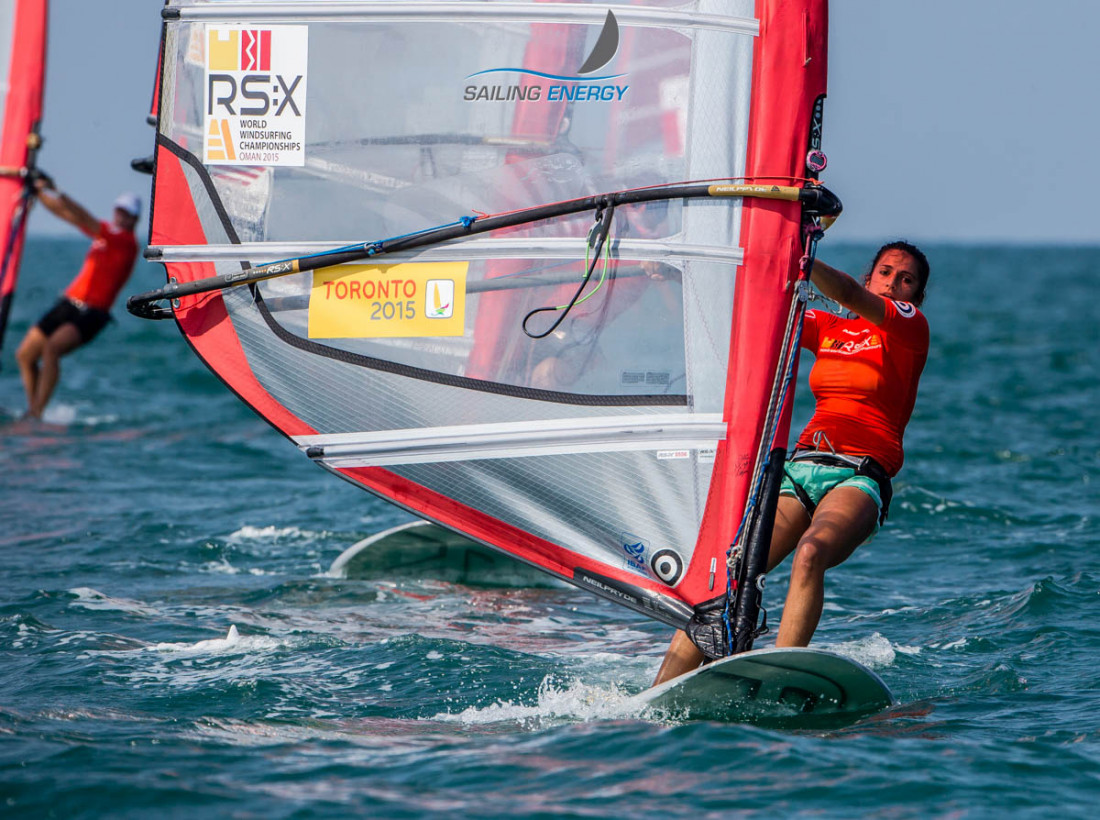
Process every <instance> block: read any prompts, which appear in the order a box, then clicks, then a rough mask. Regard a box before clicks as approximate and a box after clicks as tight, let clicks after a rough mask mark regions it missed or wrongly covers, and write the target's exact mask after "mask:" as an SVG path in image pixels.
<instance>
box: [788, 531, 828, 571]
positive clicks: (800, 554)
mask: <svg viewBox="0 0 1100 820" xmlns="http://www.w3.org/2000/svg"><path fill="white" fill-rule="evenodd" d="M828 568H829V551H828V550H827V549H826V548H825V546H824V545H823V544H822V543H821V542H820V541H819V540H818V539H816V538H814V537H813V536H808V537H804V538H803V539H802V540H801V541H799V543H798V546H797V547H796V548H795V551H794V558H793V559H792V561H791V575H799V576H807V575H809V576H814V575H824V574H825V570H827V569H828Z"/></svg>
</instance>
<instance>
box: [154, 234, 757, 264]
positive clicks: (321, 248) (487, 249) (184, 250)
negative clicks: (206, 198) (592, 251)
mask: <svg viewBox="0 0 1100 820" xmlns="http://www.w3.org/2000/svg"><path fill="white" fill-rule="evenodd" d="M352 244H354V241H353V240H345V241H341V240H335V241H333V242H282V243H278V242H270V243H268V242H242V243H240V244H236V245H159V246H157V245H150V246H149V248H148V250H147V251H146V256H147V258H149V259H154V260H156V261H161V262H255V261H257V260H260V259H269V258H270V259H272V260H274V259H281V258H288V259H289V258H294V257H298V256H308V255H311V254H316V253H324V252H327V251H330V250H332V248H333V246H337V247H339V246H345V245H352ZM612 250H613V252H615V253H616V254H617V255H618V256H619V257H621V258H627V259H639V260H641V259H653V260H659V259H671V258H676V259H683V260H688V259H698V260H714V261H721V262H727V263H732V264H739V263H740V262H741V261H742V260H743V259H744V256H745V255H744V252H743V251H742V250H741V249H740V248H730V247H726V246H723V245H688V244H685V243H682V242H677V243H671V242H658V241H653V240H646V239H633V240H631V239H617V240H614V241H613V242H612ZM583 253H584V245H583V242H580V241H578V239H577V238H575V237H568V238H565V237H560V238H559V237H539V238H530V239H508V238H506V237H494V238H489V239H479V238H470V239H455V240H451V241H449V242H441V243H439V244H437V245H431V246H429V247H426V248H417V249H414V250H410V251H395V252H392V253H390V254H389V255H388V256H387V261H388V262H390V261H398V260H413V259H420V260H450V259H493V258H499V257H500V256H504V255H507V256H511V257H522V256H524V255H527V256H529V257H533V258H540V259H548V258H552V259H576V258H577V257H578V255H583Z"/></svg>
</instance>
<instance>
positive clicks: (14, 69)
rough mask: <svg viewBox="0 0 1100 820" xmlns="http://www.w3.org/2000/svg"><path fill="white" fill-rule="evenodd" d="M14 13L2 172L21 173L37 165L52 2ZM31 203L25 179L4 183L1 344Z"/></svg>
mask: <svg viewBox="0 0 1100 820" xmlns="http://www.w3.org/2000/svg"><path fill="white" fill-rule="evenodd" d="M9 13H10V14H11V19H12V27H11V29H10V33H11V37H12V42H11V44H10V50H11V51H10V53H11V60H10V62H9V64H8V65H7V66H6V67H5V69H6V71H7V74H6V79H7V86H8V92H7V98H6V99H5V101H4V112H3V114H4V126H3V134H2V135H0V166H3V167H4V168H5V169H16V168H26V167H27V166H28V165H29V164H32V163H33V158H34V153H35V150H36V147H37V146H36V142H37V131H38V125H39V123H40V121H41V119H42V90H43V83H44V79H45V71H46V19H47V0H15V3H14V9H12V10H11V11H10V12H9ZM28 140H30V142H28ZM31 202H32V197H31V189H30V188H29V187H28V185H27V183H26V181H25V180H24V179H22V178H19V177H11V176H4V177H0V344H2V343H3V338H4V330H5V329H6V327H7V321H8V312H9V311H10V309H11V300H12V297H13V295H14V293H15V285H16V280H17V279H18V277H19V263H20V260H21V259H22V255H23V240H24V237H25V236H26V230H27V215H28V212H29V210H30V205H31Z"/></svg>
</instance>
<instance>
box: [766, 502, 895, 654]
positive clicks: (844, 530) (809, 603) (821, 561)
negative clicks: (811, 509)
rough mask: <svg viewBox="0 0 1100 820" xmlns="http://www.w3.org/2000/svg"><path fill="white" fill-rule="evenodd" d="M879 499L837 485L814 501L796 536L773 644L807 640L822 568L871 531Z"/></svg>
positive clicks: (819, 602) (821, 594)
mask: <svg viewBox="0 0 1100 820" xmlns="http://www.w3.org/2000/svg"><path fill="white" fill-rule="evenodd" d="M878 514H879V511H878V505H877V504H876V503H875V501H874V499H873V498H871V496H869V495H867V493H865V492H863V491H862V490H859V489H856V488H855V487H837V488H836V489H835V490H833V491H831V492H830V493H828V494H827V495H826V496H825V497H824V498H823V499H821V503H820V504H818V505H817V511H816V512H815V513H814V518H813V521H812V522H811V523H810V526H809V528H808V529H807V530H806V531H805V533H803V534H802V537H801V538H799V540H798V545H797V546H796V547H795V550H794V560H793V562H792V564H791V582H790V587H789V588H788V589H787V602H786V603H785V604H784V606H783V620H782V622H781V623H780V624H779V634H778V636H776V639H775V645H776V646H808V645H809V643H810V638H812V637H813V634H814V630H815V629H817V623H818V621H819V620H820V619H821V610H822V607H823V606H824V603H825V570H827V569H831V568H832V567H835V566H837V565H838V564H841V563H843V562H844V561H846V560H847V559H848V557H849V556H851V554H852V553H853V552H855V550H856V547H858V546H859V545H860V544H862V543H863V542H864V541H865V540H867V538H868V536H870V535H871V534H872V533H873V532H874V531H875V522H876V521H877V519H878Z"/></svg>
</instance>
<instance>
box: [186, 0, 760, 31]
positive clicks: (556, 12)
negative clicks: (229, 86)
mask: <svg viewBox="0 0 1100 820" xmlns="http://www.w3.org/2000/svg"><path fill="white" fill-rule="evenodd" d="M191 3H194V5H192V4H191ZM191 3H183V4H173V5H178V6H179V7H178V8H171V11H170V12H169V13H168V14H169V15H170V16H169V18H168V19H178V20H181V21H188V22H237V21H239V20H245V19H254V20H259V21H263V22H292V21H348V20H371V21H376V22H396V23H400V22H416V21H424V20H428V21H436V20H444V21H461V22H472V23H486V22H501V23H511V22H531V21H538V22H569V23H588V24H597V23H603V22H604V20H605V19H606V16H607V12H608V11H612V12H613V13H614V14H615V16H616V18H617V19H618V20H619V21H620V22H622V23H623V24H624V25H631V26H647V25H649V26H661V27H669V26H676V27H680V28H694V29H713V30H717V31H726V32H734V33H737V34H749V35H753V36H755V35H757V34H759V33H760V24H759V21H757V20H755V19H752V18H746V17H737V16H732V15H727V14H721V13H716V12H709V13H703V12H698V11H688V12H684V11H680V10H677V9H664V8H653V7H651V8H644V7H642V6H640V5H625V4H621V3H620V4H596V5H594V6H585V5H581V4H579V3H513V2H503V3H501V2H495V3H483V2H469V0H466V2H463V0H450V2H417V1H416V0H406V2H401V3H394V2H392V0H336V1H335V2H333V0H329V2H324V1H323V0H320V1H318V2H301V0H299V2H268V3H263V2H255V3H253V2H224V3H217V2H215V3H210V4H207V3H206V2H204V0H197V2H196V0H191ZM712 5H713V4H712Z"/></svg>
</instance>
